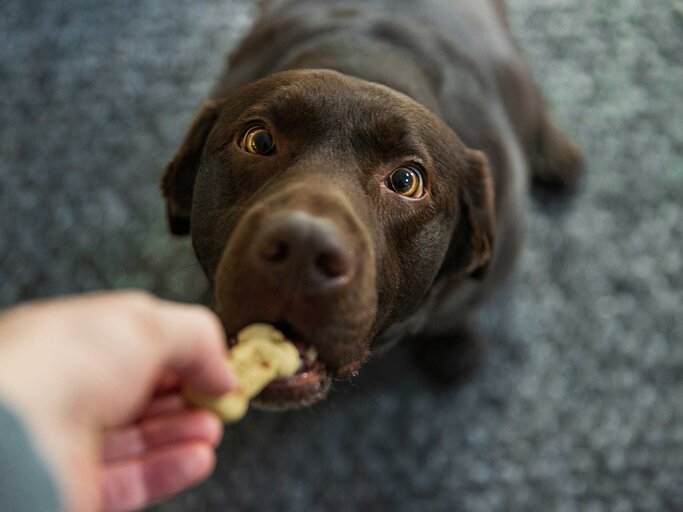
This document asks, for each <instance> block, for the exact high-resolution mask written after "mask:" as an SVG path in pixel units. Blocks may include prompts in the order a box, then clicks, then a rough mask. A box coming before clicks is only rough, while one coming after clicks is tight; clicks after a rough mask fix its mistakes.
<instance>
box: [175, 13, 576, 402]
mask: <svg viewBox="0 0 683 512" xmlns="http://www.w3.org/2000/svg"><path fill="white" fill-rule="evenodd" d="M580 168H581V155H580V153H579V151H578V150H577V149H576V147H575V146H574V144H573V143H572V142H571V141H570V140H569V139H568V138H567V137H566V136H565V135H564V134H563V133H562V132H561V131H560V130H559V129H558V128H557V127H556V125H555V124H554V122H553V121H552V118H551V116H550V114H549V112H548V109H547V107H546V105H545V103H544V101H543V98H542V96H541V94H540V93H539V90H538V88H537V87H536V86H535V85H534V83H533V80H532V78H531V75H530V72H529V70H528V68H527V67H526V65H525V63H524V62H523V59H522V57H521V56H520V51H519V49H518V46H517V45H516V43H515V41H514V39H513V38H512V36H511V34H510V32H509V29H508V24H507V22H506V14H505V9H504V5H503V4H502V2H500V1H494V0H477V1H472V0H371V1H368V0H356V1H353V0H349V1H341V2H329V1H325V0H274V1H269V2H264V3H263V5H262V13H261V17H260V19H259V20H258V22H257V23H256V25H255V26H254V28H253V29H252V31H251V33H250V34H249V35H248V36H247V37H246V38H245V39H244V40H243V41H242V43H241V45H240V46H239V48H238V49H237V50H236V51H235V52H234V54H233V55H232V57H231V59H230V62H229V66H228V67H227V70H226V72H225V73H224V74H223V76H222V77H221V78H220V79H219V81H218V84H217V87H216V88H215V90H214V92H213V93H212V95H211V98H210V99H209V100H208V101H207V102H206V103H205V104H204V105H203V106H202V107H201V108H200V110H199V113H198V114H197V116H196V118H195V120H194V122H193V123H192V125H191V127H190V128H189V132H188V134H187V136H186V138H185V140H184V142H183V144H182V146H181V147H180V149H179V151H178V152H177V154H176V155H175V157H174V158H173V160H172V161H171V163H170V164H169V165H168V168H167V169H166V173H165V175H164V177H163V183H162V189H163V195H164V197H165V199H166V202H167V209H168V218H169V223H170V228H171V231H172V232H173V233H174V234H176V235H185V234H191V236H192V242H193V246H194V249H195V252H196V255H197V258H198V259H199V262H200V263H201V266H202V268H203V270H204V271H205V273H206V275H207V277H208V281H209V283H210V286H211V296H212V305H213V307H214V308H215V310H216V311H217V313H218V314H219V316H220V317H221V319H222V321H223V323H224V326H225V329H226V331H227V332H228V333H229V334H231V335H232V334H234V333H236V332H237V331H238V330H239V329H240V328H242V327H243V326H245V325H247V324H250V323H252V322H256V321H264V322H269V323H272V324H274V325H276V326H278V327H280V328H281V329H283V330H284V331H285V333H286V334H287V335H288V336H289V337H290V338H293V339H296V340H297V341H298V342H299V346H300V347H301V348H302V361H303V362H302V367H301V370H300V371H299V373H298V374H297V375H295V376H294V377H292V378H290V379H286V380H281V381H276V382H275V383H273V384H271V385H270V386H269V387H268V388H266V390H265V391H264V392H263V393H262V394H261V395H260V397H259V401H260V402H261V403H262V404H265V405H269V406H278V407H283V406H301V405H306V404H310V403H313V402H315V401H317V400H319V399H321V398H322V397H324V396H325V395H326V393H327V391H328V389H329V385H330V382H331V381H332V379H344V378H348V377H350V376H352V375H354V374H355V373H356V372H357V371H358V369H359V368H360V367H361V365H362V364H363V363H364V362H365V361H366V360H367V359H368V357H369V356H370V354H372V353H376V352H377V351H379V350H380V349H382V348H384V347H387V346H389V345H391V344H393V343H395V342H396V341H398V340H399V339H401V338H413V339H415V340H417V341H416V345H417V347H418V355H419V360H420V361H421V362H422V364H423V366H424V367H425V368H428V369H429V370H430V371H431V373H432V375H434V376H435V377H437V378H440V379H441V380H449V379H453V378H456V377H457V376H458V375H461V374H463V373H464V372H467V370H468V368H471V367H472V366H473V364H474V362H476V360H477V359H478V357H479V353H480V349H479V345H478V343H477V342H476V336H475V335H474V334H473V333H472V331H471V330H470V321H471V316H472V314H473V312H474V311H475V310H476V308H477V306H478V305H479V304H481V302H482V301H483V300H484V299H485V298H486V297H487V296H489V295H490V293H491V291H492V290H493V289H495V288H496V287H497V286H499V285H500V283H501V282H502V281H503V279H504V278H505V277H506V276H507V275H508V274H509V273H510V271H511V269H512V267H513V265H514V263H515V260H516V259H517V255H518V253H519V249H520V246H521V244H522V241H523V237H524V231H525V229H524V212H525V200H526V197H527V195H528V184H529V181H530V178H532V179H534V180H536V181H538V182H541V183H545V184H547V185H550V186H553V187H571V186H572V185H573V184H574V183H575V182H576V180H577V179H578V177H579V174H580ZM310 345H313V346H314V347H315V348H316V349H317V352H318V354H319V356H318V360H317V361H316V362H313V361H311V360H309V359H308V358H307V357H304V356H303V354H304V353H305V352H306V348H307V347H308V346H310Z"/></svg>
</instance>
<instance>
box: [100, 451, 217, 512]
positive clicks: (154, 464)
mask: <svg viewBox="0 0 683 512" xmlns="http://www.w3.org/2000/svg"><path fill="white" fill-rule="evenodd" d="M215 465H216V456H215V454H214V451H213V449H212V448H211V447H209V446H207V445H206V444H203V443H198V442H191V443H187V444H183V445H181V446H173V447H168V448H163V449H160V450H158V451H155V452H153V453H150V454H148V455H147V456H145V457H143V458H141V459H136V460H132V461H128V462H123V463H119V464H114V465H113V466H110V467H108V468H106V469H105V470H104V473H103V477H102V478H103V481H102V492H103V497H102V502H103V509H104V510H105V511H107V512H119V511H128V510H134V509H139V508H141V507H144V506H146V505H149V504H150V503H152V502H154V501H158V500H160V499H163V498H166V497H169V496H172V495H174V494H177V493H179V492H181V491H183V490H185V489H187V488H188V487H190V486H192V485H194V484H196V483H198V482H199V481H201V480H203V479H205V478H206V477H207V476H209V475H210V474H211V472H212V471H213V468H214V466H215Z"/></svg>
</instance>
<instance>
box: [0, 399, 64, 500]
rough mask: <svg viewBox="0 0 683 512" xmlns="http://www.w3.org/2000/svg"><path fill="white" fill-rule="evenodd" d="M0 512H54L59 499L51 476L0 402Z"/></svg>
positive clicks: (16, 419)
mask: <svg viewBox="0 0 683 512" xmlns="http://www.w3.org/2000/svg"><path fill="white" fill-rule="evenodd" d="M0 510H1V511H2V512H57V511H59V510H61V500H60V495H59V492H58V490H57V486H56V484H55V482H54V480H53V477H52V475H51V474H50V472H49V471H48V468H47V467H46V465H45V463H44V462H43V460H42V459H41V458H40V456H39V455H38V452H37V450H36V448H35V446H34V445H33V442H32V441H31V439H30V438H29V436H28V434H27V432H26V430H25V428H24V425H23V423H22V422H21V420H20V419H19V418H18V417H17V415H16V414H15V413H14V412H13V411H12V410H11V409H9V407H7V406H6V405H4V404H3V402H2V400H0Z"/></svg>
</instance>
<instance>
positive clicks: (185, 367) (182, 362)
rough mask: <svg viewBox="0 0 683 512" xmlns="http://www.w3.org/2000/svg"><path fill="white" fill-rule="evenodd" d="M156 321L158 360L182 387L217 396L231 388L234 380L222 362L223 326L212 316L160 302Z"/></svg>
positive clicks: (201, 309)
mask: <svg viewBox="0 0 683 512" xmlns="http://www.w3.org/2000/svg"><path fill="white" fill-rule="evenodd" d="M162 304H163V307H162V308H159V309H158V311H157V321H158V323H159V326H160V328H161V330H162V332H163V333H164V343H161V344H160V347H161V350H162V354H161V356H162V360H163V363H164V365H165V367H167V368H168V369H169V370H172V371H175V372H176V373H177V374H178V376H179V377H180V379H181V380H182V381H183V383H184V384H185V385H186V386H189V387H192V388H194V389H197V390H198V391H203V392H207V393H214V394H221V393H225V392H227V391H229V390H230V389H233V388H234V387H235V384H236V379H235V377H234V375H233V373H232V371H231V369H230V367H229V365H228V363H227V361H226V356H227V348H226V343H225V334H224V332H223V327H222V325H221V323H220V322H219V320H218V318H217V317H216V315H214V314H213V313H212V312H211V311H209V310H208V309H207V308H205V307H202V306H187V305H178V304H173V303H169V302H162Z"/></svg>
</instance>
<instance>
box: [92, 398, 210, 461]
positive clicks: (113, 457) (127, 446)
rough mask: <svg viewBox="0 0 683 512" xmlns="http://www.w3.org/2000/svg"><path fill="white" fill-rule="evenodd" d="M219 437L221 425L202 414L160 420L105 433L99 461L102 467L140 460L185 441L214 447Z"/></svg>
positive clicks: (206, 414) (197, 412) (173, 416)
mask: <svg viewBox="0 0 683 512" xmlns="http://www.w3.org/2000/svg"><path fill="white" fill-rule="evenodd" d="M222 435H223V425H222V423H221V422H220V420H219V419H218V418H217V417H216V416H215V415H213V414H211V413H208V412H206V411H187V412H183V413H180V414H175V415H172V416H160V417H157V418H153V419H149V420H146V421H144V422H142V423H140V424H138V425H134V426H130V427H127V428H123V429H117V430H113V431H109V432H107V433H106V434H105V436H104V439H103V443H102V459H103V461H104V462H105V463H111V462H115V461H120V460H123V459H127V458H132V457H140V456H142V455H144V454H146V453H147V452H150V451H152V450H154V449H157V448H160V447H163V446H168V445H171V444H178V443H183V442H187V441H199V442H203V443H206V444H209V445H211V446H218V443H219V442H220V440H221V437H222Z"/></svg>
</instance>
